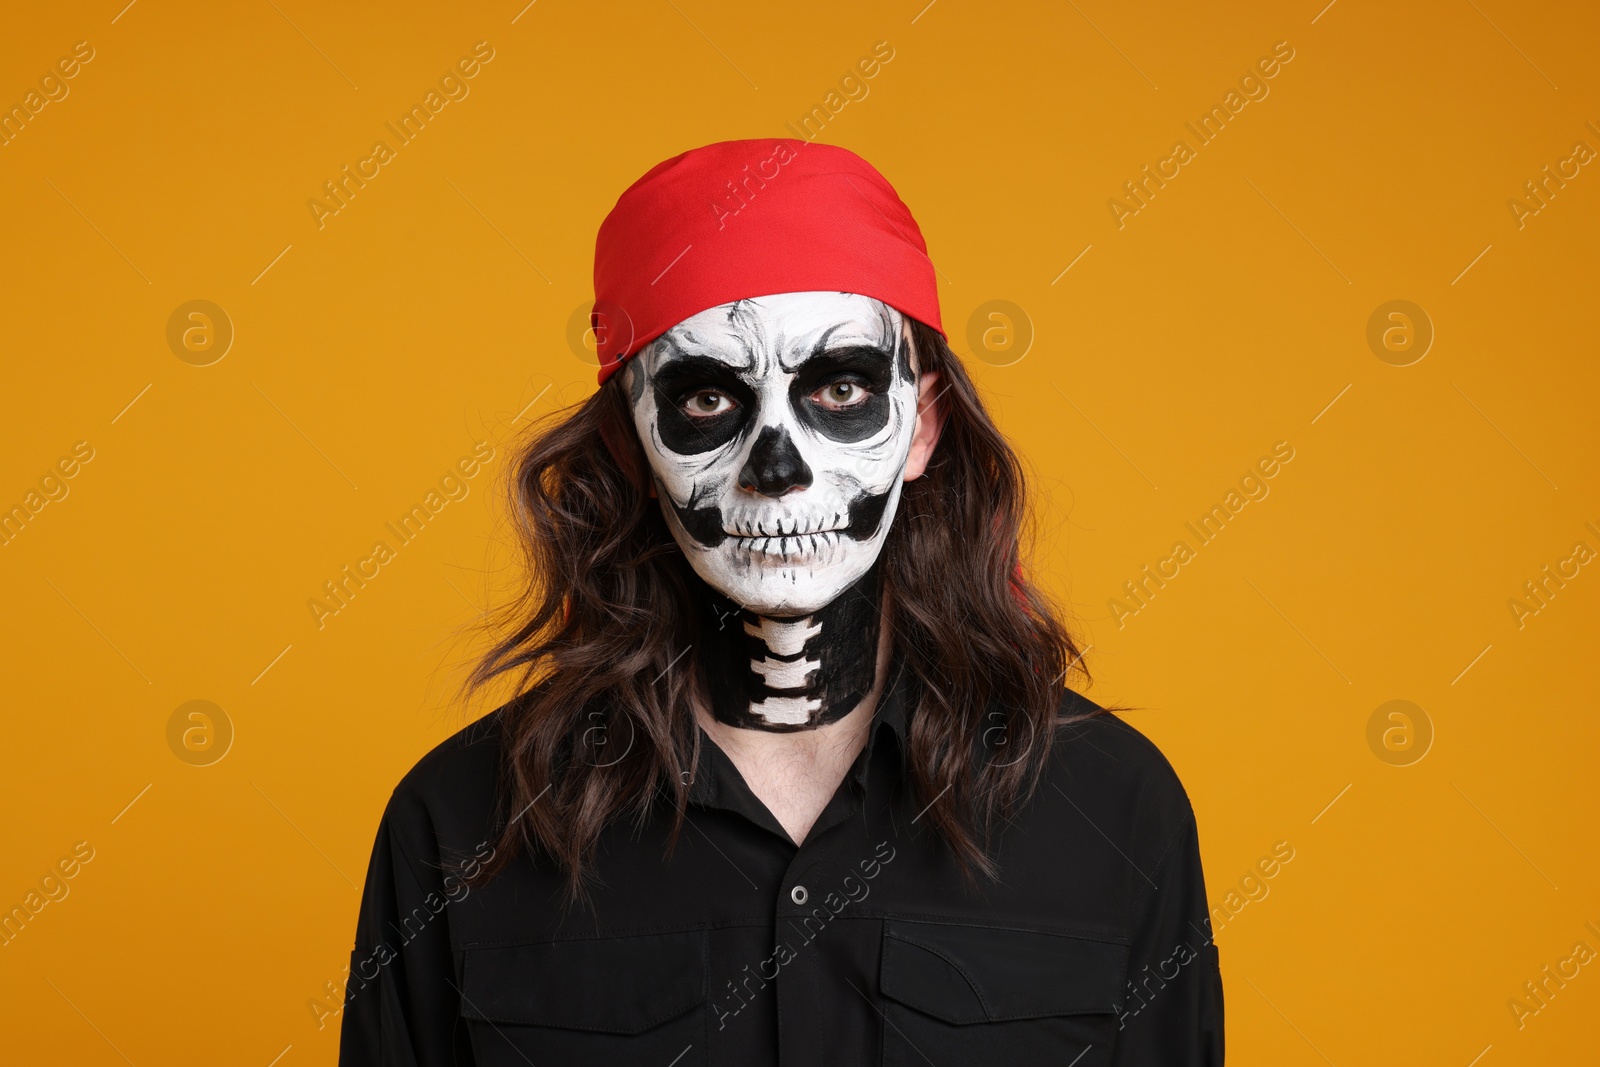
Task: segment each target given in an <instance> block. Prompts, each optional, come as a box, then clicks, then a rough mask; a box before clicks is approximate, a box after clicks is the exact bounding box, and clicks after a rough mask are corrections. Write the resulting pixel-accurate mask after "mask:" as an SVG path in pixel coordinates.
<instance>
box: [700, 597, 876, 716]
mask: <svg viewBox="0 0 1600 1067" xmlns="http://www.w3.org/2000/svg"><path fill="white" fill-rule="evenodd" d="M707 593H708V604H709V606H710V610H711V614H712V617H713V618H714V619H715V622H716V625H715V626H707V627H706V630H705V633H706V638H705V641H706V649H705V653H706V654H705V656H704V660H703V662H704V663H705V667H706V688H707V691H708V692H709V694H710V698H711V699H710V704H711V713H712V715H713V716H714V717H715V718H716V720H717V721H718V722H721V723H724V724H725V725H728V726H736V727H741V728H744V729H752V730H769V731H774V732H779V733H787V732H792V731H797V730H814V729H816V728H817V727H819V726H826V725H828V724H829V723H833V722H837V721H838V720H840V719H842V718H843V717H844V716H846V715H848V714H850V712H851V711H853V710H854V709H855V708H856V707H857V706H858V705H859V704H860V703H861V702H862V700H863V699H865V698H866V697H867V696H868V695H869V694H870V693H871V692H872V691H873V688H874V683H875V682H876V676H877V674H878V644H879V640H878V639H879V630H880V626H881V620H882V613H881V609H882V603H881V599H882V591H881V587H880V585H879V582H878V571H877V568H876V567H874V568H873V569H872V570H870V571H868V572H867V573H866V574H865V575H864V576H863V577H862V578H861V580H860V581H858V582H856V584H855V585H852V586H851V587H850V588H848V589H846V590H845V591H844V592H843V593H841V594H840V595H839V596H838V597H837V598H836V599H835V600H834V601H833V602H832V603H830V604H828V605H826V606H825V607H823V608H821V609H819V610H818V611H816V612H814V613H812V614H810V615H803V616H798V617H792V618H789V617H786V618H776V617H770V616H764V615H758V614H755V613H754V612H750V611H745V610H743V609H741V608H739V607H737V606H736V605H735V604H733V603H732V602H731V601H729V600H727V599H726V598H725V597H723V596H721V595H720V594H717V593H715V592H713V591H711V590H710V589H709V588H708V589H707Z"/></svg>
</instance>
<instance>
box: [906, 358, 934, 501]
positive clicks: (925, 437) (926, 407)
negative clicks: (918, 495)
mask: <svg viewBox="0 0 1600 1067" xmlns="http://www.w3.org/2000/svg"><path fill="white" fill-rule="evenodd" d="M941 377H943V376H942V375H941V374H940V373H939V372H938V371H936V370H935V371H925V372H924V373H923V374H921V375H919V376H918V378H917V428H916V431H915V432H914V433H912V435H911V453H910V454H909V455H908V456H906V470H905V474H903V475H902V476H901V477H902V478H903V479H904V480H905V481H908V482H909V481H913V480H915V479H917V478H920V477H922V475H923V472H924V471H926V470H927V469H928V460H930V459H932V458H933V448H934V446H935V445H937V444H938V443H939V434H940V432H941V431H942V430H943V429H944V407H943V405H941V404H940V402H939V398H940V397H941V396H943V395H944V390H943V389H941V388H940V387H939V380H940V378H941Z"/></svg>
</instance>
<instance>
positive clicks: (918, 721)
mask: <svg viewBox="0 0 1600 1067" xmlns="http://www.w3.org/2000/svg"><path fill="white" fill-rule="evenodd" d="M911 333H912V339H913V342H914V348H915V353H916V358H917V362H918V366H919V369H920V370H921V371H924V372H927V371H937V372H939V374H940V375H941V376H942V378H941V382H940V390H941V392H940V394H939V405H940V407H941V409H942V415H943V430H942V434H941V437H940V439H939V443H938V445H937V447H936V448H935V450H934V454H933V459H932V462H931V463H930V464H929V466H928V469H927V472H926V473H925V474H924V475H923V476H922V477H921V478H918V479H916V480H915V481H911V482H908V483H906V484H905V485H904V487H903V492H902V496H901V499H900V505H899V511H898V513H897V514H896V516H895V517H894V520H893V522H892V523H891V525H890V529H889V532H888V535H887V538H886V540H885V543H884V547H883V551H882V555H881V556H880V561H881V569H882V573H883V577H884V581H885V586H886V591H887V594H888V597H889V603H890V604H891V610H892V614H891V621H892V624H893V642H894V655H895V657H896V662H897V663H899V664H901V665H902V666H903V669H904V670H906V671H907V672H909V674H910V675H911V681H912V683H913V685H912V692H913V693H914V694H915V697H914V709H912V710H910V717H909V745H908V749H909V751H908V753H907V767H908V771H909V785H910V788H911V791H912V792H913V794H914V796H915V803H916V806H917V807H919V808H921V807H924V806H925V807H926V809H927V810H926V818H927V820H928V822H929V823H930V824H931V825H932V826H933V827H934V828H935V829H936V830H937V832H938V833H939V834H940V835H941V836H942V837H943V839H944V841H945V842H946V843H947V844H948V846H949V848H950V850H951V852H952V853H953V854H954V856H955V858H956V860H957V862H958V863H959V865H960V867H961V869H962V870H963V871H965V872H967V873H968V875H969V877H970V876H972V875H973V874H974V873H975V872H981V873H983V874H986V875H988V876H991V877H992V876H994V875H995V874H996V873H997V871H996V868H995V865H994V862H993V859H992V857H991V855H990V851H991V850H990V848H989V845H988V843H989V842H990V841H991V839H992V834H993V831H994V828H995V826H996V825H997V820H1000V819H1003V818H1005V817H1007V816H1009V815H1010V814H1011V813H1012V812H1014V811H1015V809H1016V808H1017V807H1018V806H1019V805H1020V804H1022V803H1024V802H1025V801H1026V799H1027V797H1028V796H1029V795H1030V794H1031V792H1032V789H1033V786H1034V784H1035V782H1036V780H1037V777H1038V774H1039V771H1040V769H1041V767H1042V766H1043V764H1044V762H1045V760H1046V759H1047V758H1048V756H1049V752H1050V748H1051V745H1050V743H1049V742H1050V739H1051V738H1052V737H1053V735H1054V730H1055V728H1056V727H1058V726H1059V725H1060V724H1061V722H1062V721H1065V720H1061V719H1058V707H1059V705H1060V702H1061V698H1062V684H1063V682H1064V680H1065V679H1066V676H1067V675H1068V674H1069V672H1071V671H1074V670H1076V671H1078V672H1080V673H1081V674H1082V677H1083V680H1084V681H1085V682H1087V681H1088V672H1087V670H1086V668H1085V667H1084V664H1083V660H1082V656H1081V655H1080V653H1079V650H1078V646H1077V645H1076V644H1075V643H1074V641H1073V638H1072V636H1071V635H1070V633H1069V632H1068V630H1067V628H1066V626H1065V625H1064V624H1063V623H1062V621H1061V620H1060V618H1059V617H1058V615H1057V613H1056V611H1055V609H1054V608H1053V607H1052V605H1051V604H1050V603H1049V602H1048V601H1047V599H1046V598H1045V597H1044V596H1043V595H1042V594H1041V593H1040V592H1039V591H1038V590H1037V589H1036V588H1035V587H1034V586H1033V585H1032V584H1031V583H1030V582H1029V580H1028V578H1027V576H1026V575H1027V572H1026V568H1025V566H1023V563H1022V559H1021V548H1020V545H1021V542H1022V538H1023V534H1024V530H1025V528H1026V527H1027V526H1028V525H1029V522H1028V507H1027V497H1026V490H1025V484H1024V475H1023V470H1022V466H1021V464H1020V463H1019V461H1018V459H1017V456H1016V454H1015V453H1014V452H1013V451H1012V450H1011V447H1010V446H1009V445H1008V444H1007V443H1006V440H1005V438H1004V437H1003V436H1002V435H1001V434H1000V431H999V430H998V429H997V428H996V427H995V425H994V422H993V421H992V420H991V419H990V418H989V415H988V412H987V411H985V410H984V406H983V402H982V400H980V399H979V396H978V392H977V390H976V388H975V387H974V385H973V383H972V379H971V378H969V377H968V376H967V373H966V370H965V369H964V368H963V367H962V365H961V360H960V358H959V357H957V356H956V355H955V354H954V353H953V352H952V351H951V350H950V348H949V346H948V345H947V344H946V342H945V339H944V338H943V337H942V336H941V335H940V334H939V333H938V332H937V331H936V330H933V329H931V328H929V327H928V326H926V325H924V324H923V323H921V322H917V321H916V320H911ZM626 377H627V375H626V374H617V375H614V376H613V377H612V378H610V379H609V380H608V381H607V382H606V384H605V385H603V386H601V388H600V389H599V391H598V392H596V393H595V394H594V395H592V396H591V397H589V398H588V399H587V400H586V401H584V402H582V403H580V404H577V405H574V406H573V407H570V408H567V409H565V410H563V411H559V412H556V413H555V414H553V415H551V416H548V417H547V418H546V419H545V420H544V421H543V422H542V423H541V424H540V425H539V426H537V427H536V428H535V429H534V430H533V431H532V432H530V434H529V436H528V438H527V439H526V441H525V443H524V444H522V445H521V446H519V448H518V450H517V452H516V455H515V462H514V463H513V464H512V465H511V471H510V479H511V494H510V495H511V505H512V516H513V521H514V523H515V527H516V534H517V540H518V542H519V543H520V546H521V549H522V551H523V553H524V555H525V561H524V562H525V568H524V571H525V575H526V580H525V583H524V584H522V585H521V586H520V588H519V590H518V593H517V595H516V596H515V598H514V599H512V600H511V601H510V602H508V603H506V604H505V605H504V606H503V607H502V608H501V609H500V610H499V611H498V612H497V613H495V614H494V615H491V616H490V618H489V623H488V625H489V626H490V627H491V629H492V630H493V632H494V633H496V634H497V635H499V636H498V638H497V639H496V640H495V642H494V644H493V646H492V647H491V648H489V649H488V651H486V652H485V653H484V654H483V655H482V657H481V658H479V659H478V660H477V661H476V663H475V664H474V666H473V668H472V670H471V673H470V675H469V676H468V677H467V678H466V680H465V681H464V683H463V692H464V695H465V696H466V697H467V698H470V697H472V696H473V695H475V694H476V693H477V692H478V691H479V690H480V689H482V688H483V687H485V686H486V685H488V684H489V683H490V682H491V681H493V680H494V679H496V678H498V677H499V676H500V675H502V674H506V673H507V672H516V673H515V675H514V677H515V679H516V681H517V692H518V694H519V695H518V696H516V697H515V698H514V699H513V700H511V701H510V702H509V703H507V704H506V705H505V706H504V707H503V708H502V709H501V729H502V731H503V741H504V745H503V748H504V754H505V756H504V760H505V765H504V774H503V779H502V785H503V789H504V796H503V805H504V815H503V819H502V822H501V825H500V827H499V828H498V829H497V830H496V831H495V833H496V834H497V839H496V841H495V852H494V856H493V859H492V860H491V861H490V862H489V863H488V864H487V865H486V866H485V867H484V868H483V872H482V875H481V877H482V878H484V879H487V878H492V877H493V876H494V875H495V874H497V873H499V872H500V871H501V870H503V869H504V868H505V866H506V865H507V864H509V863H510V862H511V861H512V859H513V858H514V857H516V856H517V855H518V854H519V853H521V852H523V851H524V850H527V851H528V852H529V853H530V854H531V855H533V856H535V857H540V856H543V857H547V858H548V859H549V860H550V861H553V862H554V863H556V864H557V865H559V867H560V868H561V869H562V870H564V871H565V873H566V875H567V878H568V888H569V891H570V892H571V894H572V895H573V896H575V897H576V896H580V895H582V890H583V887H584V884H585V882H586V879H587V876H588V875H589V874H590V873H592V872H591V867H592V863H593V859H594V852H595V847H596V843H597V841H598V840H599V838H600V835H601V832H602V831H603V830H604V829H605V828H606V827H607V826H608V825H610V824H611V823H613V822H615V821H617V820H632V821H634V822H635V824H637V825H643V824H644V823H645V822H646V821H647V820H649V819H652V818H668V819H670V820H671V822H670V832H669V834H668V842H669V843H668V848H669V849H670V848H671V843H672V842H674V841H676V839H677V835H678V833H679V831H680V830H681V829H682V824H683V819H684V812H685V809H686V804H687V802H688V796H689V790H690V780H691V777H692V775H691V771H692V769H693V768H694V767H695V765H696V762H697V760H698V758H699V745H700V731H699V729H698V727H697V725H696V722H695V720H694V717H693V715H692V714H691V713H690V711H689V710H688V709H690V708H691V707H692V706H693V705H692V697H693V696H694V695H695V694H696V693H698V692H699V688H698V687H699V685H700V682H699V677H700V674H699V670H698V662H697V656H696V652H695V649H696V648H697V646H698V645H699V641H700V626H701V623H702V619H703V618H704V616H705V611H704V607H703V604H702V603H701V602H700V601H699V600H698V599H697V597H698V596H699V594H698V593H697V592H696V590H697V587H698V583H699V580H698V579H697V578H696V577H695V576H694V573H693V571H692V569H691V568H690V567H689V564H688V562H687V560H686V559H685V558H684V556H683V553H682V552H681V550H680V549H679V547H678V545H677V543H676V542H675V541H674V540H673V538H672V535H671V533H670V531H669V530H668V528H667V525H666V522H665V520H664V519H663V517H662V515H661V510H660V506H659V503H658V501H656V500H655V499H653V498H652V497H651V496H650V495H649V491H648V485H649V481H648V478H649V473H648V466H647V460H646V458H645V454H644V450H643V449H642V447H641V446H640V444H639V440H638V436H637V434H636V431H635V429H634V425H633V415H632V411H631V409H630V406H629V401H628V396H627V390H626V386H625V379H626Z"/></svg>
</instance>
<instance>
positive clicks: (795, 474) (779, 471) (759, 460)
mask: <svg viewBox="0 0 1600 1067" xmlns="http://www.w3.org/2000/svg"><path fill="white" fill-rule="evenodd" d="M810 484H811V468H810V467H808V466H806V461H805V460H803V459H801V458H800V450H799V449H797V448H795V447H794V442H793V441H792V440H790V439H789V432H788V431H787V430H784V429H782V428H781V427H777V426H768V427H766V428H765V429H763V430H762V431H761V432H760V433H759V434H757V435H756V443H755V445H754V447H752V448H751V449H750V459H749V460H748V461H747V462H746V463H745V465H744V469H743V470H741V471H740V472H739V488H740V489H746V490H749V491H750V492H752V493H760V494H761V495H763V496H782V495H783V494H785V493H787V492H789V491H790V490H791V489H804V488H806V486H808V485H810Z"/></svg>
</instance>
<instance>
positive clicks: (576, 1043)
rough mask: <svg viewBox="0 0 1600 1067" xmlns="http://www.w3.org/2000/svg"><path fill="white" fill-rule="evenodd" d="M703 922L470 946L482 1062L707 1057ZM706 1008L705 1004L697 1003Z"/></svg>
mask: <svg viewBox="0 0 1600 1067" xmlns="http://www.w3.org/2000/svg"><path fill="white" fill-rule="evenodd" d="M706 937H707V935H706V931H704V930H690V931H681V932H673V933H662V934H645V935H635V936H628V937H610V938H587V939H582V940H568V941H546V942H539V943H536V944H525V945H508V946H503V945H495V946H479V947H473V948H467V949H466V950H465V963H464V965H463V970H462V982H461V992H462V997H461V1014H462V1016H463V1017H464V1018H466V1019H468V1020H473V1022H471V1023H469V1026H470V1027H471V1030H472V1046H473V1051H474V1053H475V1054H476V1057H477V1062H478V1063H479V1064H480V1065H482V1067H499V1065H501V1064H508V1065H515V1067H526V1065H527V1064H528V1063H529V1062H530V1061H531V1062H533V1063H535V1064H538V1065H539V1067H559V1065H562V1064H589V1063H608V1064H609V1063H617V1064H635V1063H638V1064H649V1065H650V1067H665V1065H666V1064H669V1063H670V1064H674V1067H696V1065H703V1064H705V1062H706V1018H707V1016H706V1012H705V1011H704V1010H703V1007H702V1006H703V1005H704V1004H705V1002H706V994H707V990H706V972H707V966H706V964H707V954H706V953H707V940H706ZM696 1008H702V1010H699V1011H697V1010H695V1009H696Z"/></svg>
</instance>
